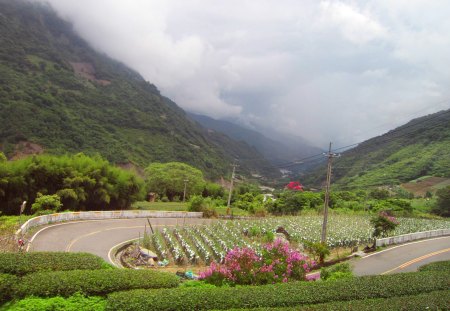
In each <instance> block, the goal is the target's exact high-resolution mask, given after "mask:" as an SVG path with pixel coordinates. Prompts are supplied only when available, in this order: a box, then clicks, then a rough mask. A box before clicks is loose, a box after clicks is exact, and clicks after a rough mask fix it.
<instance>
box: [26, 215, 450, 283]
mask: <svg viewBox="0 0 450 311" xmlns="http://www.w3.org/2000/svg"><path fill="white" fill-rule="evenodd" d="M150 221H151V224H152V226H153V228H154V229H155V230H156V229H160V228H161V227H164V226H177V225H180V226H182V225H183V224H186V225H188V224H206V223H210V222H211V220H206V219H200V218H185V219H183V218H150ZM146 225H147V219H145V218H137V219H111V220H91V221H78V222H68V223H62V224H56V225H50V226H47V227H44V228H42V229H41V230H39V231H38V232H37V233H36V234H35V235H34V236H33V239H32V243H31V246H30V249H29V250H30V251H67V252H88V253H92V254H95V255H98V256H100V257H102V258H104V259H105V260H107V261H110V258H108V254H109V251H110V250H111V249H112V248H113V247H115V246H117V245H118V244H120V243H122V242H125V241H128V240H133V239H136V238H138V237H139V236H142V235H143V233H144V230H145V226H146ZM147 230H148V231H150V229H149V227H148V225H147ZM440 260H450V236H446V237H440V238H434V239H429V240H421V241H417V242H412V243H408V244H402V245H398V246H393V247H390V248H387V249H385V250H383V251H380V252H377V253H373V254H370V255H368V256H365V257H362V258H358V259H354V260H351V261H350V263H351V265H352V267H353V272H354V273H355V274H356V275H371V274H387V273H398V272H408V271H415V270H417V268H418V267H419V266H421V265H423V264H426V263H429V262H432V261H440Z"/></svg>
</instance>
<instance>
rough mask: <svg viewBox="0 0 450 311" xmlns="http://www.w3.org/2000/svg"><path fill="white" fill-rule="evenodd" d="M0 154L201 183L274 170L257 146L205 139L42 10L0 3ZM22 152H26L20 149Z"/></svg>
mask: <svg viewBox="0 0 450 311" xmlns="http://www.w3.org/2000/svg"><path fill="white" fill-rule="evenodd" d="M0 111H1V114H0V150H1V151H3V152H5V153H6V154H7V155H8V156H9V157H12V156H13V155H14V154H17V152H19V153H20V152H21V150H20V148H23V147H24V146H33V148H34V149H36V150H39V151H40V152H42V151H45V152H49V153H54V154H62V153H77V152H85V153H87V154H94V153H99V154H101V155H102V156H104V157H106V158H107V159H108V160H110V161H111V162H114V163H133V164H135V165H137V166H140V167H145V166H146V165H148V164H149V163H150V162H169V161H180V162H185V163H188V164H190V165H193V166H195V167H197V168H200V169H202V170H203V171H204V172H205V173H206V175H207V176H209V177H219V176H221V175H224V174H228V173H229V172H230V163H231V162H232V161H233V160H234V158H236V157H242V158H252V159H254V161H244V162H242V163H240V165H241V166H240V172H241V173H245V174H251V173H254V172H256V173H259V174H269V175H270V174H272V175H273V174H277V170H276V169H275V168H274V167H273V166H272V165H271V164H270V163H268V162H267V161H266V160H265V159H264V158H263V156H262V155H261V154H260V153H258V152H257V150H256V149H254V148H252V147H250V146H248V145H247V144H245V143H242V142H236V141H233V140H232V139H230V138H228V137H226V136H224V135H222V134H216V133H208V132H207V131H206V130H205V129H203V128H202V127H200V126H199V125H198V124H196V123H195V122H192V121H191V120H190V119H188V118H187V117H186V114H185V112H184V111H183V110H182V109H181V108H180V107H178V106H177V105H176V104H175V103H174V102H173V101H171V100H170V99H169V98H167V97H164V96H162V95H161V94H160V92H159V91H158V89H157V88H156V86H154V85H153V84H150V83H149V82H147V81H145V80H144V79H143V78H142V77H141V76H140V75H139V74H138V73H137V72H135V71H134V70H132V69H130V68H128V67H127V66H125V65H124V64H121V63H119V62H117V61H115V60H112V59H110V58H109V57H107V56H105V55H102V54H101V53H98V52H96V51H95V50H93V49H92V48H91V47H90V46H89V45H88V44H87V43H86V42H85V41H84V40H83V39H81V38H80V37H79V36H78V35H77V34H76V33H75V32H74V31H73V29H72V26H71V25H70V24H69V23H67V22H66V21H64V20H62V19H60V18H59V17H58V16H57V15H56V13H55V12H54V11H53V10H52V9H51V8H50V7H49V6H48V5H44V4H40V3H38V2H29V1H26V0H0ZM22 151H23V154H26V153H27V150H22Z"/></svg>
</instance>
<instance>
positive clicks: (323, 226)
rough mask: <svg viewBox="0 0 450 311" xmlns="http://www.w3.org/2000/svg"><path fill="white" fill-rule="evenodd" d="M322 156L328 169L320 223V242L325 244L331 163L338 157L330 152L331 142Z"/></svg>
mask: <svg viewBox="0 0 450 311" xmlns="http://www.w3.org/2000/svg"><path fill="white" fill-rule="evenodd" d="M324 155H325V156H326V157H327V158H328V167H327V183H326V185H325V200H324V201H325V202H324V204H323V223H322V237H321V239H320V242H321V243H322V244H325V243H326V242H327V223H328V204H329V202H330V184H331V163H332V161H333V158H337V157H339V156H340V155H339V154H337V153H332V152H331V142H330V147H329V148H328V153H324Z"/></svg>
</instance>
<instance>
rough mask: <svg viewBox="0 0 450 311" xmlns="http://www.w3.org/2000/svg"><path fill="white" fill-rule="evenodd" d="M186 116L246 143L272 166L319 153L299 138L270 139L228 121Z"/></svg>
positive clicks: (319, 150)
mask: <svg viewBox="0 0 450 311" xmlns="http://www.w3.org/2000/svg"><path fill="white" fill-rule="evenodd" d="M188 116H189V117H190V118H192V119H193V120H195V121H197V122H198V123H199V124H200V125H202V126H203V127H205V128H208V129H212V130H214V131H217V132H221V133H224V134H226V135H228V136H229V137H231V138H233V139H235V140H239V141H244V142H246V143H247V144H249V145H250V146H253V147H254V148H255V149H256V150H258V151H259V152H260V153H261V154H262V155H263V156H264V157H265V158H266V159H267V160H269V161H270V162H271V163H272V164H274V165H282V164H285V163H292V162H294V161H296V160H299V159H302V158H304V157H307V156H311V155H313V154H317V153H320V152H321V149H319V148H317V147H314V146H312V145H311V144H309V143H307V142H306V140H304V139H303V138H301V137H295V136H292V135H285V134H279V133H273V135H274V136H276V137H277V139H272V138H269V137H267V136H266V135H264V134H261V133H260V132H258V131H255V130H252V129H248V128H245V127H243V126H241V125H238V124H236V123H233V122H230V121H224V120H216V119H213V118H210V117H208V116H204V115H199V114H194V113H188Z"/></svg>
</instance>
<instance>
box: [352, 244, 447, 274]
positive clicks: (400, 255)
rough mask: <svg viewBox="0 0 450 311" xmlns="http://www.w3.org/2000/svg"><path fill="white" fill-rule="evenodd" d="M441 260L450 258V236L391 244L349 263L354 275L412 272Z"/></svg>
mask: <svg viewBox="0 0 450 311" xmlns="http://www.w3.org/2000/svg"><path fill="white" fill-rule="evenodd" d="M442 260H450V236H445V237H439V238H433V239H428V240H421V241H416V242H411V243H407V244H401V245H396V246H392V247H389V248H387V249H385V250H383V251H380V252H376V253H372V254H369V255H367V256H365V257H362V258H357V259H353V260H352V261H351V262H350V263H351V265H352V267H353V272H354V273H355V274H356V275H373V274H390V273H399V272H412V271H416V270H417V268H418V267H420V266H422V265H424V264H427V263H430V262H433V261H442Z"/></svg>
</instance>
